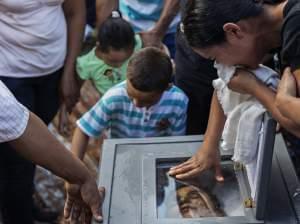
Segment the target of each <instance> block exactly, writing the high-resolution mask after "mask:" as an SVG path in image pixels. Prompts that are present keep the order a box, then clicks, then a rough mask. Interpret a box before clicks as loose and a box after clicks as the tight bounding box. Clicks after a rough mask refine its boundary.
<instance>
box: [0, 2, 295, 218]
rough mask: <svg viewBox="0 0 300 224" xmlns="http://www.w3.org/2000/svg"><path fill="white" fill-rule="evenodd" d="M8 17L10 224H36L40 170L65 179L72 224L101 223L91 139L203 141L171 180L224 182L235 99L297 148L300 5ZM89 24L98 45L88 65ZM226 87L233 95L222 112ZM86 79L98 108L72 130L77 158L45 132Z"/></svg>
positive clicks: (95, 7) (62, 11) (4, 205)
mask: <svg viewBox="0 0 300 224" xmlns="http://www.w3.org/2000/svg"><path fill="white" fill-rule="evenodd" d="M86 5H88V6H89V7H90V8H89V9H88V10H86ZM0 11H1V14H0V36H1V38H0V52H1V56H0V57H1V60H0V68H1V74H0V80H1V82H0V102H1V112H0V142H1V149H0V214H1V217H2V220H3V223H4V224H15V223H18V224H19V223H25V224H33V223H34V213H33V210H34V209H33V207H34V203H33V198H32V194H33V192H34V184H33V178H34V173H35V164H39V165H41V166H43V167H45V168H47V169H49V170H51V171H52V172H53V173H55V174H57V175H58V176H60V177H62V178H64V179H65V180H67V185H66V192H67V198H66V202H65V211H64V213H65V218H66V219H68V220H72V221H75V222H76V221H78V220H79V219H80V222H83V223H90V220H91V217H92V215H93V217H94V218H95V219H97V220H99V221H100V220H101V219H102V214H101V204H102V202H103V199H104V195H105V193H104V192H105V190H104V189H103V188H101V187H100V188H99V189H98V188H97V185H96V181H95V180H94V179H93V177H92V176H91V174H90V172H89V171H88V169H87V168H86V167H85V166H84V164H83V163H82V160H83V157H84V154H85V151H86V146H87V144H88V141H89V138H96V137H99V136H100V135H103V134H105V136H107V137H108V138H145V137H161V136H179V135H189V134H204V142H203V144H202V145H201V147H200V148H199V150H198V152H197V153H196V154H195V155H194V156H193V157H192V158H190V159H189V160H187V161H186V162H184V163H182V164H180V165H178V166H175V167H173V168H171V169H170V171H169V174H170V175H173V176H175V177H176V178H178V179H185V178H190V177H193V176H196V175H198V174H200V173H201V172H203V171H204V170H207V169H214V170H215V177H216V180H217V181H223V180H224V178H223V176H222V171H221V168H220V160H219V150H218V149H219V142H220V140H221V137H222V133H224V131H226V128H227V126H226V125H225V124H226V122H228V119H229V118H230V115H229V114H230V112H231V111H233V110H234V109H232V110H231V111H230V112H229V111H228V110H226V108H227V107H226V103H231V105H233V104H232V101H233V100H234V99H235V98H234V97H236V96H237V95H234V94H239V95H238V96H241V97H244V96H250V98H251V97H252V98H251V99H253V98H254V99H255V100H256V101H255V104H256V105H257V104H258V105H260V106H261V107H262V108H263V109H264V110H263V112H264V111H268V112H269V113H270V114H271V115H272V117H273V118H274V119H275V120H276V121H277V122H278V123H279V124H280V126H281V129H284V130H285V131H286V132H288V133H290V134H291V135H293V136H294V137H293V138H294V139H296V141H297V138H300V120H299V117H300V116H299V115H298V113H299V112H297V111H298V109H300V100H299V99H298V97H299V91H300V41H299V40H300V3H299V1H297V0H273V1H272V0H230V1H226V0H214V1H211V0H164V1H162V0H147V1H145V0H143V1H140V0H120V1H117V0H96V1H90V0H89V1H84V0H44V1H37V0H24V1H22V2H20V1H17V0H3V1H1V2H0ZM86 17H87V18H88V19H86ZM90 17H92V18H94V19H92V20H91V19H90ZM87 21H88V23H89V26H90V27H94V34H95V35H94V36H95V38H96V45H95V46H94V47H93V48H92V49H91V50H90V51H89V52H88V53H86V54H84V55H81V49H82V45H83V40H84V30H85V27H86V25H87ZM270 61H271V62H270ZM261 64H265V65H268V66H270V67H272V69H273V70H272V74H274V73H275V71H276V72H277V73H276V75H277V76H276V77H275V79H277V81H278V82H277V81H276V84H275V85H272V84H270V83H273V82H272V81H270V80H269V79H268V80H262V79H263V78H262V77H265V76H267V75H266V74H267V73H268V72H269V71H270V69H262V68H264V67H262V65H261ZM273 72H274V73H273ZM228 74H230V75H228ZM271 76H272V77H273V78H274V76H273V75H271ZM224 77H225V78H224ZM218 78H219V79H222V85H223V86H222V88H223V89H226V91H231V92H233V93H234V94H232V93H231V92H229V93H230V94H228V97H227V99H225V101H226V100H227V102H226V103H224V102H223V99H221V97H220V96H219V94H218V91H223V89H222V90H220V89H218V88H217V87H216V84H215V81H214V80H216V79H218ZM84 80H90V81H91V83H92V84H93V86H94V87H95V88H96V90H97V91H98V92H99V96H100V99H99V101H98V102H97V103H96V104H95V105H94V106H93V107H91V108H89V111H87V112H86V113H85V114H83V115H82V116H81V117H80V118H79V119H78V121H77V122H76V124H77V127H76V129H75V131H74V133H73V135H72V136H73V138H72V146H71V152H69V151H68V150H67V149H65V147H64V146H63V145H61V143H59V142H58V140H57V139H56V138H55V137H54V136H53V135H52V134H51V133H50V132H49V130H48V129H47V125H48V124H49V123H50V122H51V121H52V120H53V118H54V116H55V115H56V114H57V112H58V110H59V108H61V109H63V110H64V112H65V113H67V114H69V113H71V112H72V109H73V108H74V106H75V104H76V103H77V101H78V98H79V95H80V87H81V84H82V82H83V81H84ZM233 95H234V96H233ZM241 97H240V98H239V100H238V102H237V103H236V105H237V104H240V103H241V100H240V99H241ZM250 98H243V100H244V101H247V100H248V102H249V101H250V100H249V99H250ZM251 102H252V101H251ZM236 105H233V107H235V106H236ZM251 105H252V104H251ZM247 109H249V107H247V108H243V110H241V111H242V112H241V114H242V113H244V112H245V110H247ZM299 111H300V110H299ZM255 112H256V113H257V111H255ZM248 113H249V111H248ZM226 120H227V121H226ZM60 122H67V121H66V120H60ZM224 125H225V126H224ZM295 150H297V149H295ZM101 172H105V171H101ZM16 213H17V214H18V215H16ZM104 218H105V217H104Z"/></svg>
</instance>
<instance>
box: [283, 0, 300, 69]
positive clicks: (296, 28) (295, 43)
mask: <svg viewBox="0 0 300 224" xmlns="http://www.w3.org/2000/svg"><path fill="white" fill-rule="evenodd" d="M283 16H284V22H283V26H282V29H281V36H282V49H281V64H282V66H283V68H284V67H286V66H290V67H291V70H292V71H295V70H297V69H300V1H299V0H289V1H288V2H287V4H286V6H285V8H284V11H283Z"/></svg>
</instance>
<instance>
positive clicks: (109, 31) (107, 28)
mask: <svg viewBox="0 0 300 224" xmlns="http://www.w3.org/2000/svg"><path fill="white" fill-rule="evenodd" d="M97 40H98V42H99V48H100V50H101V51H102V52H106V53H107V52H108V51H109V49H110V48H112V49H115V50H129V49H133V48H134V45H135V38H134V31H133V28H132V27H131V25H130V24H129V23H128V22H127V21H125V20H124V19H123V18H122V17H121V14H120V12H118V11H113V13H112V15H111V16H110V17H109V18H108V19H106V20H105V21H104V22H103V23H102V25H101V26H100V27H99V29H98V36H97Z"/></svg>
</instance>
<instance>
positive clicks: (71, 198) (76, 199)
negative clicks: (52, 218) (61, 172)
mask: <svg viewBox="0 0 300 224" xmlns="http://www.w3.org/2000/svg"><path fill="white" fill-rule="evenodd" d="M66 191H67V199H66V202H65V208H64V217H65V219H66V220H68V221H69V222H70V223H71V224H75V223H86V224H90V223H91V218H92V216H93V217H94V219H95V220H96V221H98V222H101V221H102V220H103V218H102V202H103V200H104V196H105V189H104V188H103V187H100V188H99V189H97V186H96V184H95V181H94V180H90V181H87V182H86V183H84V184H82V185H75V184H68V183H67V184H66Z"/></svg>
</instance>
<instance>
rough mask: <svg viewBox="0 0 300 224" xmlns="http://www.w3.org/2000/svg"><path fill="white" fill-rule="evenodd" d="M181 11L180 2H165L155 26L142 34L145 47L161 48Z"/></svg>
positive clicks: (172, 0)
mask: <svg viewBox="0 0 300 224" xmlns="http://www.w3.org/2000/svg"><path fill="white" fill-rule="evenodd" d="M179 9H180V0H164V8H163V11H162V13H161V15H160V18H159V20H158V21H157V22H156V24H155V26H154V27H153V28H152V29H151V30H149V31H145V32H141V35H142V38H143V43H144V45H145V46H160V43H161V41H162V39H163V38H164V36H165V34H166V32H167V30H168V27H169V25H170V24H171V22H172V21H173V19H174V17H175V16H176V15H177V14H178V12H179Z"/></svg>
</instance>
